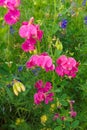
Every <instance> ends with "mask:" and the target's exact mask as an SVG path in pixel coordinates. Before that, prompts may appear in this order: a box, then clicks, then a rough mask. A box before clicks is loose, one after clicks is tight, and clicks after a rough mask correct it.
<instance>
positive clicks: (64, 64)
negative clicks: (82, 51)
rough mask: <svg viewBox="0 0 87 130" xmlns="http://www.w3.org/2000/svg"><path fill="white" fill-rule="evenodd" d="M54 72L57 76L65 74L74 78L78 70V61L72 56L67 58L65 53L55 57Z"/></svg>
mask: <svg viewBox="0 0 87 130" xmlns="http://www.w3.org/2000/svg"><path fill="white" fill-rule="evenodd" d="M57 65H58V66H57V67H56V73H57V74H58V75H59V76H62V77H63V76H65V75H67V76H68V77H72V78H74V77H75V76H76V73H77V72H78V65H79V64H78V62H76V60H75V59H74V58H72V57H69V58H67V57H66V56H65V55H62V56H60V57H59V58H58V59H57Z"/></svg>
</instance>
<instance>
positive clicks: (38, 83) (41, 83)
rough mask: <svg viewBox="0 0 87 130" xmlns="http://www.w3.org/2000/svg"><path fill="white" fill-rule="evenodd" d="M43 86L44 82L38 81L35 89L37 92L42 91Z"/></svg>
mask: <svg viewBox="0 0 87 130" xmlns="http://www.w3.org/2000/svg"><path fill="white" fill-rule="evenodd" d="M42 86H43V81H42V80H38V81H37V82H36V83H35V88H36V89H37V90H39V89H41V88H42Z"/></svg>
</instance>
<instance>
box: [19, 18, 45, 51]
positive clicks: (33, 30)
mask: <svg viewBox="0 0 87 130" xmlns="http://www.w3.org/2000/svg"><path fill="white" fill-rule="evenodd" d="M19 35H20V36H21V37H22V38H25V42H24V43H23V44H22V49H23V51H25V52H28V51H33V50H35V44H36V42H37V41H41V39H42V37H43V31H42V30H40V26H39V25H37V24H34V18H33V17H32V18H31V19H30V20H29V22H27V21H25V22H23V23H22V26H21V27H20V29H19Z"/></svg>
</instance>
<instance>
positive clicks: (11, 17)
mask: <svg viewBox="0 0 87 130" xmlns="http://www.w3.org/2000/svg"><path fill="white" fill-rule="evenodd" d="M19 17H20V11H19V10H9V11H8V13H7V14H6V15H5V16H4V20H5V21H6V23H7V24H9V25H13V24H15V23H16V22H17V21H18V20H19Z"/></svg>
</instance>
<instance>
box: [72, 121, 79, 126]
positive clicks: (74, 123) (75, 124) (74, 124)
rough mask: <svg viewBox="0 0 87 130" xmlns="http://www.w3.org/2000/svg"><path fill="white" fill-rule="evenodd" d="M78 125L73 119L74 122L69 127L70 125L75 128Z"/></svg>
mask: <svg viewBox="0 0 87 130" xmlns="http://www.w3.org/2000/svg"><path fill="white" fill-rule="evenodd" d="M78 125H79V121H78V120H76V121H74V122H73V123H72V125H71V127H72V128H76V127H77V126H78Z"/></svg>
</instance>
